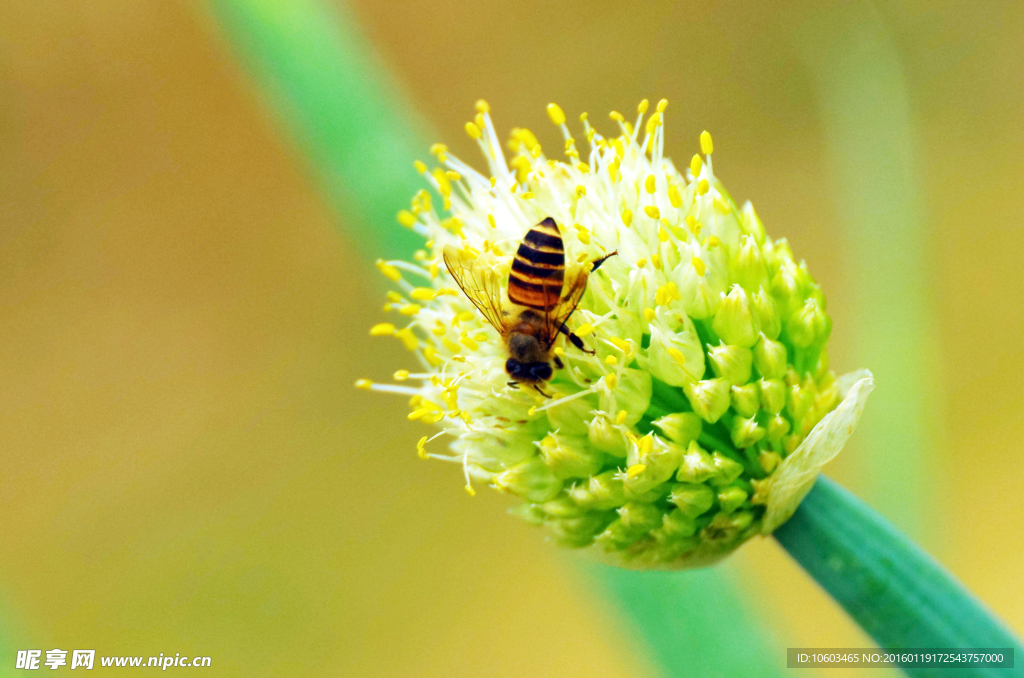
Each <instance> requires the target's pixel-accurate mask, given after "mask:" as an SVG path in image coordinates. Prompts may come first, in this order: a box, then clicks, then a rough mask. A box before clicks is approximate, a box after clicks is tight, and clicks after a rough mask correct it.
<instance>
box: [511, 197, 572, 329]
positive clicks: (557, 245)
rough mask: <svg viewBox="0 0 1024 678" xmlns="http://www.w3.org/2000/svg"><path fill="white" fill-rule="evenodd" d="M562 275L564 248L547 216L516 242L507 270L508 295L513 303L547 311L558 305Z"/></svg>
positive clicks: (556, 230)
mask: <svg viewBox="0 0 1024 678" xmlns="http://www.w3.org/2000/svg"><path fill="white" fill-rule="evenodd" d="M564 278H565V250H564V249H563V248H562V236H561V235H560V234H559V233H558V225H557V224H556V223H555V220H554V219H552V218H551V217H548V218H547V219H545V220H544V221H542V222H540V223H539V224H537V225H536V226H534V227H533V228H531V229H530V230H529V232H528V233H527V234H526V237H525V238H523V242H521V243H520V244H519V250H518V251H517V252H516V256H515V259H513V260H512V270H511V271H509V274H508V298H509V301H511V302H512V303H514V304H519V305H520V306H527V307H529V308H535V309H537V310H540V311H548V310H551V309H553V308H554V307H555V306H557V305H558V302H559V301H560V300H561V297H562V281H563V279H564Z"/></svg>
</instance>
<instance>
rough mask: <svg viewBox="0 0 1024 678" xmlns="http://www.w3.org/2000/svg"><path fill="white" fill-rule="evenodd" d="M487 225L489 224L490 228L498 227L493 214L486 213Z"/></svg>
mask: <svg viewBox="0 0 1024 678" xmlns="http://www.w3.org/2000/svg"><path fill="white" fill-rule="evenodd" d="M487 225H488V226H490V227H491V228H497V227H498V222H496V221H495V220H494V215H493V214H488V215H487Z"/></svg>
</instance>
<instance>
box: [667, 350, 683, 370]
mask: <svg viewBox="0 0 1024 678" xmlns="http://www.w3.org/2000/svg"><path fill="white" fill-rule="evenodd" d="M668 354H669V355H670V356H671V357H672V360H674V361H676V364H677V365H679V366H680V367H682V366H683V365H685V364H686V356H685V355H683V352H682V351H680V350H679V349H678V348H671V347H669V349H668Z"/></svg>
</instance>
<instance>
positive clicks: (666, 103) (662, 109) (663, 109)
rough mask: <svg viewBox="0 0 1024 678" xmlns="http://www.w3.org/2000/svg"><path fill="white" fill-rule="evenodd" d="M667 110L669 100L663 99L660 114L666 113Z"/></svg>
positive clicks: (660, 104)
mask: <svg viewBox="0 0 1024 678" xmlns="http://www.w3.org/2000/svg"><path fill="white" fill-rule="evenodd" d="M666 108H668V99H662V100H661V101H659V102H658V113H664V112H665V109H666Z"/></svg>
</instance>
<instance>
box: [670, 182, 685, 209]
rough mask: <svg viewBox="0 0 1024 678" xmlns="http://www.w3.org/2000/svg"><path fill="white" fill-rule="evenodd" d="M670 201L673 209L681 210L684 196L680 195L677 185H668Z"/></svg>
mask: <svg viewBox="0 0 1024 678" xmlns="http://www.w3.org/2000/svg"><path fill="white" fill-rule="evenodd" d="M668 201H669V202H670V203H672V207H675V208H676V209H679V208H680V207H682V206H683V196H681V195H679V189H678V188H676V185H675V184H669V185H668Z"/></svg>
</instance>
